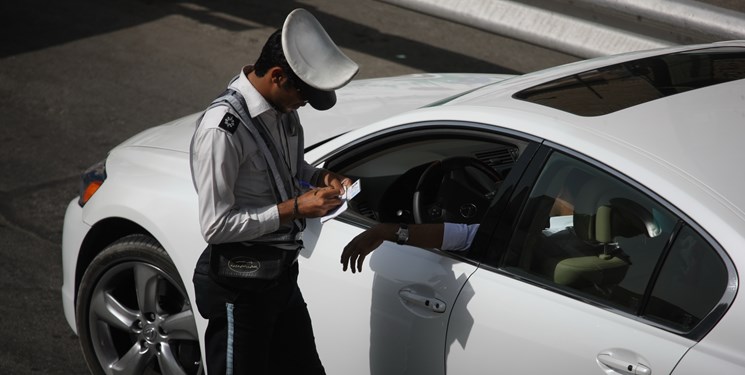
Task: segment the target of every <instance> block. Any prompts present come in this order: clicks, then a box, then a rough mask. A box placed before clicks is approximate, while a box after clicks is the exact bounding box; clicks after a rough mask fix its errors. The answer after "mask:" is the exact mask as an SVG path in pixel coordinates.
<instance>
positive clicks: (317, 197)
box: [297, 187, 343, 218]
mask: <svg viewBox="0 0 745 375" xmlns="http://www.w3.org/2000/svg"><path fill="white" fill-rule="evenodd" d="M342 193H343V191H342V190H340V189H337V188H333V187H324V188H315V189H313V190H310V191H307V192H305V193H304V194H303V195H301V196H299V197H298V199H297V211H298V214H299V216H300V217H308V218H313V217H321V216H324V215H326V213H328V212H329V211H331V210H333V209H334V208H336V207H338V206H339V205H340V204H341V195H342Z"/></svg>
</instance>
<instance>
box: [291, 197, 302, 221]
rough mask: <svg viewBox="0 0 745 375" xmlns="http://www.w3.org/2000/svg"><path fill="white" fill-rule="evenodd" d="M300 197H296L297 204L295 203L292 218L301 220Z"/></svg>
mask: <svg viewBox="0 0 745 375" xmlns="http://www.w3.org/2000/svg"><path fill="white" fill-rule="evenodd" d="M297 199H298V196H297V195H296V196H295V202H293V208H292V218H293V219H299V218H300V206H299V205H298V201H297Z"/></svg>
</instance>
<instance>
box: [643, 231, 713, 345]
mask: <svg viewBox="0 0 745 375" xmlns="http://www.w3.org/2000/svg"><path fill="white" fill-rule="evenodd" d="M726 287H727V269H726V266H725V263H724V262H723V261H722V258H721V257H719V256H718V255H717V253H716V251H715V250H714V249H713V248H712V247H711V245H709V244H708V243H707V242H706V241H705V240H704V239H703V238H701V236H699V235H698V234H697V233H696V232H694V231H693V230H692V229H691V228H689V227H685V228H683V229H682V230H681V231H680V233H679V234H678V235H677V236H676V238H675V242H674V243H673V245H672V247H671V248H670V253H669V254H668V256H667V258H666V259H665V263H664V264H663V266H662V269H661V270H660V275H659V277H658V278H657V282H655V284H654V289H653V290H652V295H651V298H650V300H649V304H648V305H647V306H646V309H645V311H644V315H645V316H646V317H648V318H650V319H653V320H657V321H660V322H662V323H663V324H666V325H672V326H673V327H675V328H677V329H678V330H680V331H689V330H691V329H692V328H694V327H695V326H696V325H697V324H698V323H699V322H700V321H701V320H703V319H704V317H706V315H707V314H709V312H710V311H711V310H712V309H713V308H714V307H715V306H716V305H717V304H718V303H719V301H720V296H721V294H722V291H723V290H724V289H725V288H726Z"/></svg>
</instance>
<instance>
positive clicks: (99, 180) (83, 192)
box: [78, 160, 106, 207]
mask: <svg viewBox="0 0 745 375" xmlns="http://www.w3.org/2000/svg"><path fill="white" fill-rule="evenodd" d="M82 179H83V180H82V181H81V183H80V198H79V199H78V204H79V205H80V207H83V206H84V205H85V204H86V203H88V200H90V199H91V197H93V194H95V193H96V191H98V188H100V187H101V185H103V182H104V181H105V180H106V160H102V161H100V162H98V163H96V164H93V165H92V166H91V167H90V168H88V169H87V170H86V171H85V172H83V176H82Z"/></svg>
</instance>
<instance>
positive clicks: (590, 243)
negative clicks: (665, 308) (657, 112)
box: [506, 153, 677, 314]
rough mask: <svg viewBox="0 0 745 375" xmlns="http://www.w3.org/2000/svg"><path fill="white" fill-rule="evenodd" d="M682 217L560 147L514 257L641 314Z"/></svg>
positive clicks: (562, 284)
mask: <svg viewBox="0 0 745 375" xmlns="http://www.w3.org/2000/svg"><path fill="white" fill-rule="evenodd" d="M676 222H677V218H676V217H675V216H674V215H672V214H671V213H670V212H669V211H668V210H667V209H665V208H664V207H662V206H660V205H659V204H657V203H656V202H654V201H653V200H651V199H650V198H648V197H647V196H646V195H644V194H641V193H640V192H639V191H637V190H636V189H634V188H632V187H631V186H629V185H627V184H626V183H624V182H623V181H620V180H618V179H617V178H615V177H613V176H611V175H609V174H607V173H604V172H602V171H600V170H598V169H597V168H595V167H593V166H590V165H588V164H586V163H583V162H581V161H578V160H576V159H573V158H571V157H568V156H566V155H562V154H559V153H554V154H553V155H552V156H551V158H550V159H549V161H548V162H547V164H546V166H545V169H544V171H543V172H542V173H541V175H540V176H539V178H538V180H537V182H536V185H535V187H534V189H533V191H532V192H531V194H530V197H529V200H528V202H527V205H526V209H525V211H524V212H523V214H522V215H521V218H520V219H519V221H518V227H517V232H516V235H515V236H514V239H513V241H512V242H511V243H510V245H509V247H508V256H507V261H506V262H507V266H510V267H514V268H513V269H514V270H515V271H516V272H519V273H521V274H523V275H527V276H528V277H531V278H535V279H536V280H540V281H541V282H542V283H548V284H549V285H553V286H555V287H558V288H562V289H565V290H567V291H569V292H571V293H572V294H580V295H582V296H583V297H586V298H590V299H595V300H598V301H601V302H602V303H603V304H610V305H612V306H614V307H616V308H619V309H622V310H625V311H628V312H632V313H634V314H636V313H638V311H639V309H640V308H641V304H642V302H643V297H644V293H645V291H646V289H647V285H648V284H649V281H650V280H651V279H652V277H653V274H654V270H655V267H656V265H657V263H658V260H659V259H660V258H661V256H662V254H663V252H664V250H665V248H666V246H667V243H668V242H669V239H670V238H671V234H672V231H673V229H674V227H675V224H676Z"/></svg>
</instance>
